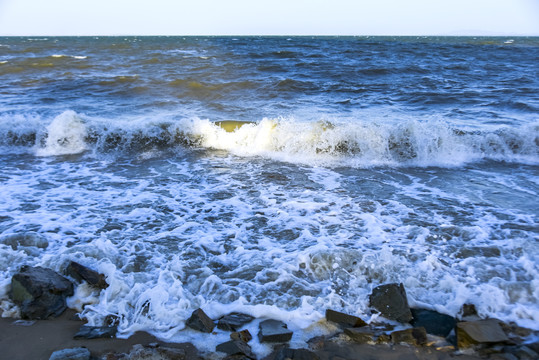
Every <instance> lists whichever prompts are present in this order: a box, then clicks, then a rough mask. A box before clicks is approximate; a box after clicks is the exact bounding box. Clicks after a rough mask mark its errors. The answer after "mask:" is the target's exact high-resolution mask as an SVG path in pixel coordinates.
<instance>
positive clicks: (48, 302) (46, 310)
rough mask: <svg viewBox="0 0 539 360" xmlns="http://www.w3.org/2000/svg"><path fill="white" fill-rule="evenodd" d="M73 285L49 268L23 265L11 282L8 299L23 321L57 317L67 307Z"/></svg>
mask: <svg viewBox="0 0 539 360" xmlns="http://www.w3.org/2000/svg"><path fill="white" fill-rule="evenodd" d="M71 295H73V284H72V283H71V282H70V281H69V280H68V279H66V278H65V277H63V276H61V275H60V274H58V273H56V272H55V271H53V270H51V269H45V268H42V267H39V266H37V267H29V266H23V267H22V268H21V270H20V271H19V272H18V273H17V274H15V275H13V277H12V279H11V293H10V297H11V299H12V300H13V302H14V303H15V304H17V305H19V307H20V309H21V316H22V318H23V319H46V318H48V317H50V316H53V317H57V316H59V315H60V314H62V313H63V312H64V310H65V309H66V308H67V306H66V297H68V296H71Z"/></svg>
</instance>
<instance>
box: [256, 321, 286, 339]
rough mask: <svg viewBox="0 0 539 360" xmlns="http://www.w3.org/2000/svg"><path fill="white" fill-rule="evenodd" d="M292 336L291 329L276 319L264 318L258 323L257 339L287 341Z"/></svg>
mask: <svg viewBox="0 0 539 360" xmlns="http://www.w3.org/2000/svg"><path fill="white" fill-rule="evenodd" d="M291 338H292V331H290V330H288V328H287V326H286V324H285V323H284V322H282V321H278V320H264V321H262V322H261V323H260V324H259V332H258V339H259V340H260V342H287V341H290V339H291Z"/></svg>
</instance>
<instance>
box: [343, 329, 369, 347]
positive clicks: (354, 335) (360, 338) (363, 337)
mask: <svg viewBox="0 0 539 360" xmlns="http://www.w3.org/2000/svg"><path fill="white" fill-rule="evenodd" d="M344 333H345V334H346V335H348V336H349V337H350V338H351V339H352V340H354V341H355V342H357V343H360V344H368V343H371V342H373V341H374V337H375V335H374V333H373V332H372V330H371V329H369V328H346V329H344Z"/></svg>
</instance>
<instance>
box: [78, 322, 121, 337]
mask: <svg viewBox="0 0 539 360" xmlns="http://www.w3.org/2000/svg"><path fill="white" fill-rule="evenodd" d="M117 331H118V328H117V327H116V326H88V325H82V326H81V327H80V329H79V331H78V332H77V333H76V334H75V336H73V338H74V339H110V338H113V337H115V336H116V332H117Z"/></svg>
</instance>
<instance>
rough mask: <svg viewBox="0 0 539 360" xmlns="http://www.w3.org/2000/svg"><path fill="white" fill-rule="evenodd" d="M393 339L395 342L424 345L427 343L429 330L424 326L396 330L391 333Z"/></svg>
mask: <svg viewBox="0 0 539 360" xmlns="http://www.w3.org/2000/svg"><path fill="white" fill-rule="evenodd" d="M391 339H392V340H393V342H394V343H395V344H400V343H407V344H411V345H416V346H424V345H426V344H427V332H426V330H425V328H424V327H417V328H412V329H406V330H400V331H394V332H392V333H391Z"/></svg>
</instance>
